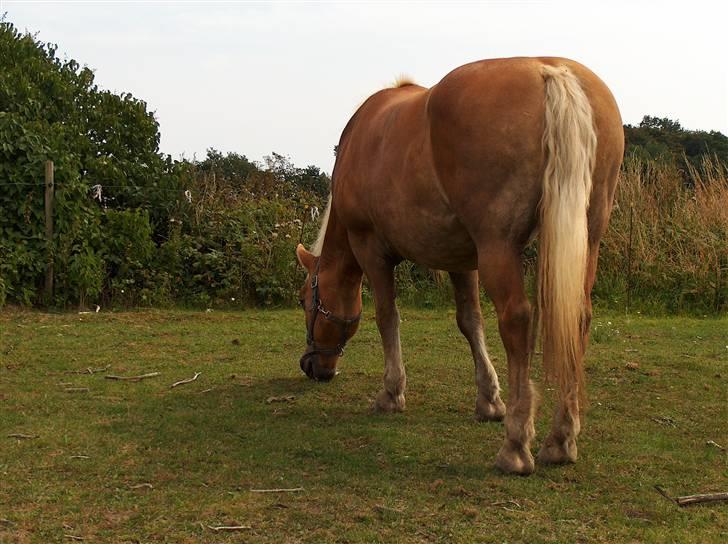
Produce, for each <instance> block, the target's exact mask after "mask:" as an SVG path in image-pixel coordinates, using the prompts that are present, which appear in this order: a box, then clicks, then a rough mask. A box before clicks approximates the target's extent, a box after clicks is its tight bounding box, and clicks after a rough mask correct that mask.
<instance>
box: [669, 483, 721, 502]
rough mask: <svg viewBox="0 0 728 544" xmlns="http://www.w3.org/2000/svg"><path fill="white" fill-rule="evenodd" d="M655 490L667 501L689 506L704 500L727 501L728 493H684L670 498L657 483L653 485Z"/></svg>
mask: <svg viewBox="0 0 728 544" xmlns="http://www.w3.org/2000/svg"><path fill="white" fill-rule="evenodd" d="M655 489H656V490H657V492H658V493H659V494H660V495H662V496H663V497H665V498H666V499H667V500H668V501H670V502H674V503H675V504H677V505H678V506H682V507H685V506H691V505H693V504H701V503H706V502H721V501H728V493H704V494H701V495H684V496H682V497H675V498H672V497H671V496H670V495H668V494H667V492H666V491H665V490H664V489H662V488H661V487H660V486H659V485H656V486H655Z"/></svg>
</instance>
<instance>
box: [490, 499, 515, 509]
mask: <svg viewBox="0 0 728 544" xmlns="http://www.w3.org/2000/svg"><path fill="white" fill-rule="evenodd" d="M509 504H512V505H513V506H515V507H516V508H522V507H521V504H520V503H519V502H517V501H496V502H493V503H491V504H490V505H491V506H502V507H503V508H505V507H506V505H509ZM505 509H506V510H509V509H508V508H505Z"/></svg>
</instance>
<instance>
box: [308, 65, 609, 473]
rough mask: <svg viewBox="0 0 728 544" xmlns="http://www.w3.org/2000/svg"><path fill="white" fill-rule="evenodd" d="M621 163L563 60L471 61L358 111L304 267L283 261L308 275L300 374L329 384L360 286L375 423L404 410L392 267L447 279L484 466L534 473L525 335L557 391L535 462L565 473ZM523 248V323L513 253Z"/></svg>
mask: <svg viewBox="0 0 728 544" xmlns="http://www.w3.org/2000/svg"><path fill="white" fill-rule="evenodd" d="M623 153H624V134H623V129H622V121H621V118H620V114H619V110H618V108H617V105H616V103H615V100H614V98H613V96H612V94H611V92H610V91H609V89H608V88H607V87H606V85H605V84H604V83H603V82H602V81H601V80H600V79H599V78H598V77H597V76H596V75H595V74H594V73H592V72H591V71H590V70H589V69H588V68H586V67H584V66H582V65H581V64H579V63H577V62H574V61H572V60H568V59H563V58H510V59H495V60H483V61H479V62H473V63H471V64H466V65H465V66H461V67H460V68H457V69H455V70H453V71H452V72H450V73H449V74H448V75H447V76H445V77H444V78H443V79H442V80H441V81H440V82H439V83H437V84H436V85H434V86H433V87H431V88H429V89H427V88H424V87H421V86H419V85H416V84H413V83H411V82H402V83H400V84H398V85H396V86H395V87H394V88H388V89H384V90H382V91H379V92H377V93H375V94H374V95H372V96H371V97H369V98H368V99H367V100H366V101H365V102H364V104H362V105H361V107H359V109H358V110H357V111H356V113H355V114H354V116H353V117H352V118H351V120H350V121H349V123H348V124H347V125H346V128H344V131H343V133H342V135H341V140H340V142H339V146H338V152H337V157H336V164H335V167H334V171H333V176H332V190H331V191H332V192H331V196H330V199H329V204H328V207H327V210H326V213H325V214H324V218H323V221H322V223H323V224H322V227H321V231H320V233H319V238H318V240H317V242H316V244H315V246H314V247H313V250H312V251H311V252H309V251H307V250H306V249H305V248H304V247H303V246H301V245H299V246H298V248H297V249H296V254H297V257H298V260H299V262H300V263H301V265H302V266H303V267H305V269H306V270H307V271H308V275H307V277H306V281H305V284H304V286H303V288H302V289H301V293H300V295H301V301H302V305H303V306H304V309H305V312H306V325H307V340H308V347H307V349H306V352H305V353H304V355H303V357H302V358H301V361H300V365H301V369H302V370H303V371H304V372H305V373H306V374H307V375H308V376H309V377H310V378H313V379H317V380H329V379H331V378H332V377H333V376H334V375H335V373H336V363H337V361H338V359H339V357H340V356H341V355H342V353H343V348H344V344H345V343H346V342H347V340H349V339H350V338H351V337H352V335H353V334H354V333H355V332H356V330H357V327H358V324H359V317H360V315H361V285H362V277H363V274H366V275H367V277H368V279H369V284H370V286H371V288H372V289H373V291H374V300H375V307H376V322H377V327H378V329H379V333H380V335H381V339H382V344H383V347H384V388H383V389H382V390H381V391H380V392H379V394H378V395H377V397H376V400H375V402H374V408H375V409H376V410H379V411H382V412H399V411H401V410H403V409H404V407H405V397H404V392H405V383H406V377H405V369H404V365H403V364H402V352H401V348H400V340H399V322H400V319H399V313H398V311H397V307H396V305H395V282H394V267H395V265H396V264H397V263H399V262H400V261H401V260H403V259H409V260H410V261H414V262H416V263H419V264H422V265H424V266H427V267H429V268H433V269H438V270H446V271H448V272H449V274H450V278H451V280H452V284H453V287H454V292H455V301H456V306H457V323H458V326H459V328H460V330H461V332H462V333H463V335H464V336H465V338H467V340H468V342H469V344H470V348H471V350H472V354H473V359H474V360H475V382H476V384H477V390H478V393H477V399H476V402H475V414H476V418H477V419H479V420H501V419H503V418H504V417H505V442H504V444H503V446H502V447H501V448H500V450H499V452H498V455H497V457H496V466H497V467H498V468H500V469H501V470H503V471H505V472H512V473H518V474H529V473H531V472H533V470H534V459H533V456H532V455H531V451H530V442H531V440H532V439H533V437H534V434H535V432H534V425H533V419H534V405H535V393H534V391H533V389H532V385H531V382H530V379H529V369H530V363H531V358H532V355H533V353H534V345H535V337H536V335H537V334H540V335H541V339H542V346H543V359H544V368H545V371H546V375H547V376H549V377H550V378H551V379H552V380H553V381H554V383H556V384H558V391H559V403H558V408H557V410H556V414H555V416H554V419H553V425H552V429H551V432H550V434H549V435H548V436H547V437H546V439H545V441H544V443H543V444H542V447H541V449H540V451H539V454H538V460H539V462H543V463H566V462H574V461H575V460H576V457H577V449H576V437H577V435H578V434H579V430H580V406H581V407H583V405H584V370H583V359H584V351H585V349H586V345H587V339H588V334H589V324H590V321H591V313H592V308H591V290H592V286H593V285H594V279H595V275H596V269H597V255H598V253H599V240H600V238H601V236H602V235H603V234H604V231H605V230H606V228H607V223H608V221H609V215H610V213H611V209H612V201H613V197H614V190H615V187H616V183H617V175H618V172H619V168H620V165H621V162H622V156H623ZM537 234H538V237H539V245H538V274H537V278H538V279H537V283H538V285H537V292H536V295H535V298H536V304H535V306H534V307H535V311H532V307H531V304H529V301H528V298H527V296H526V292H525V289H524V272H523V269H524V265H523V251H524V248H525V247H526V245H527V244H528V243H529V241H530V240H531V239H532V238H533V237H534V236H536V235H537ZM479 283H480V284H482V286H483V288H484V289H485V291H486V293H487V294H488V296H489V297H490V299H491V300H492V301H493V304H494V306H495V310H496V313H497V316H498V329H499V331H500V335H501V339H502V340H503V344H504V346H505V350H506V354H507V358H508V386H509V387H508V406H507V408H506V406H505V405H504V403H503V401H502V400H501V398H500V386H499V384H498V377H497V375H496V372H495V369H494V368H493V365H492V364H491V362H490V359H489V358H488V353H487V351H486V348H485V342H484V335H483V319H482V315H481V309H480V304H479V297H478V289H479Z"/></svg>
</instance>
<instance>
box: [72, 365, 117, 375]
mask: <svg viewBox="0 0 728 544" xmlns="http://www.w3.org/2000/svg"><path fill="white" fill-rule="evenodd" d="M109 368H111V365H106V366H105V367H101V368H91V367H88V368H79V369H78V370H67V371H66V372H64V374H96V373H97V372H106V371H107V370H109Z"/></svg>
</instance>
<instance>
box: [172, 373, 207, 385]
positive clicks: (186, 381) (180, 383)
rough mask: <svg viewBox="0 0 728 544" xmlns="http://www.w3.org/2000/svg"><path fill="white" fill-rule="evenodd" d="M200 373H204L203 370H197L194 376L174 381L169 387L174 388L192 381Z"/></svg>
mask: <svg viewBox="0 0 728 544" xmlns="http://www.w3.org/2000/svg"><path fill="white" fill-rule="evenodd" d="M200 374H202V372H195V375H194V376H192V377H191V378H187V379H186V380H180V381H178V382H174V383H173V384H172V385H170V386H169V388H170V389H174V388H175V387H177V386H178V385H183V384H185V383H192V382H194V381H195V380H196V379H197V378H198V377H199V375H200Z"/></svg>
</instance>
